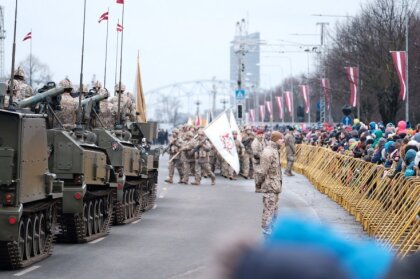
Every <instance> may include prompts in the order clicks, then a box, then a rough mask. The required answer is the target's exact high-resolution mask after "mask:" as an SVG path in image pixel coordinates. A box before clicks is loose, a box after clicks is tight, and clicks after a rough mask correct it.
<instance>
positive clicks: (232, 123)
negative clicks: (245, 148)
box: [229, 110, 242, 140]
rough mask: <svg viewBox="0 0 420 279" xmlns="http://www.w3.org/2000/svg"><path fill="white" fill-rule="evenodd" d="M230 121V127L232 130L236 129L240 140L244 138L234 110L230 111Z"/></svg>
mask: <svg viewBox="0 0 420 279" xmlns="http://www.w3.org/2000/svg"><path fill="white" fill-rule="evenodd" d="M229 123H230V128H231V130H232V132H233V131H236V132H237V134H238V137H237V138H238V140H242V137H241V130H239V127H238V123H236V119H235V115H233V111H232V110H231V111H230V115H229Z"/></svg>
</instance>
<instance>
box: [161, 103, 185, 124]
mask: <svg viewBox="0 0 420 279" xmlns="http://www.w3.org/2000/svg"><path fill="white" fill-rule="evenodd" d="M180 105H181V104H180V101H179V99H177V98H175V97H166V96H165V97H164V96H162V97H161V98H160V101H159V105H158V107H157V108H156V115H160V116H161V117H160V118H159V119H157V120H158V121H160V122H166V123H171V124H172V125H174V126H176V125H177V124H180V123H179V116H180V115H179V107H180Z"/></svg>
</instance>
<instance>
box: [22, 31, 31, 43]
mask: <svg viewBox="0 0 420 279" xmlns="http://www.w3.org/2000/svg"><path fill="white" fill-rule="evenodd" d="M29 39H32V32H29V33H28V34H26V35H25V37H23V40H22V41H23V42H24V41H26V40H29Z"/></svg>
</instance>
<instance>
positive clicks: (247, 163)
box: [242, 126, 255, 179]
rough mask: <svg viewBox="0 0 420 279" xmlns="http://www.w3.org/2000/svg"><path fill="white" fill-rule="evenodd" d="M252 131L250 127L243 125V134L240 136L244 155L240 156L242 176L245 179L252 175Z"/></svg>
mask: <svg viewBox="0 0 420 279" xmlns="http://www.w3.org/2000/svg"><path fill="white" fill-rule="evenodd" d="M254 137H255V136H254V133H253V132H252V129H251V127H249V126H247V127H245V134H244V136H243V137H242V144H243V145H244V147H245V152H244V155H243V156H242V161H243V162H242V163H243V168H242V176H243V177H244V178H247V179H251V178H252V177H253V166H252V160H251V159H252V157H253V153H252V147H251V145H252V141H253V140H254Z"/></svg>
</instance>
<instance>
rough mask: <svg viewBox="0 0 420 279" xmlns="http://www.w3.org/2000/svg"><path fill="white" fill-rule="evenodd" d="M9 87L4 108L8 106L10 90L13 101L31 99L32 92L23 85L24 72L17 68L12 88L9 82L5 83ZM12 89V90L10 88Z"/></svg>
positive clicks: (30, 88)
mask: <svg viewBox="0 0 420 279" xmlns="http://www.w3.org/2000/svg"><path fill="white" fill-rule="evenodd" d="M7 84H8V86H9V90H8V93H7V95H6V96H5V98H4V107H5V108H7V107H8V106H9V99H10V92H9V91H10V89H11V91H12V94H13V101H14V102H16V101H22V100H23V99H26V98H29V97H32V96H33V95H34V92H33V90H32V87H30V86H29V85H28V84H26V83H25V71H24V70H23V69H22V68H21V67H18V68H17V69H16V70H15V72H14V75H13V86H10V80H9V81H8V82H7ZM10 87H12V88H10Z"/></svg>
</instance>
